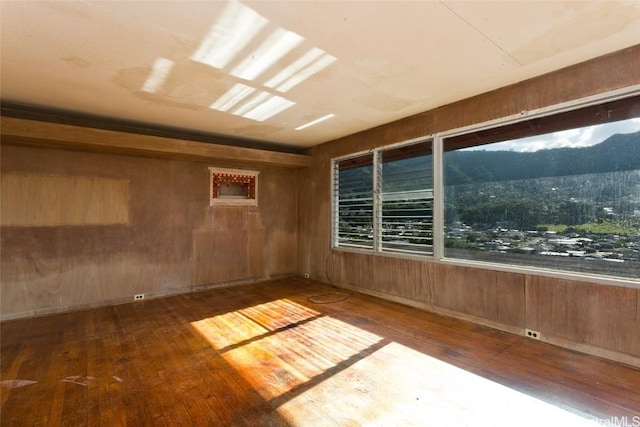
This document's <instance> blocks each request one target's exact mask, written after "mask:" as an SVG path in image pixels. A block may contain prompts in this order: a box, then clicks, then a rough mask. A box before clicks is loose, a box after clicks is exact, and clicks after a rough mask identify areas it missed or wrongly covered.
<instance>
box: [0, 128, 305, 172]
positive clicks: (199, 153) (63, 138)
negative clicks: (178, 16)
mask: <svg viewBox="0 0 640 427" xmlns="http://www.w3.org/2000/svg"><path fill="white" fill-rule="evenodd" d="M0 129H1V135H2V143H3V144H5V143H9V144H30V145H33V144H35V145H46V146H59V147H64V148H73V149H81V150H90V151H102V152H110V153H121V154H138V155H148V156H154V157H158V156H159V157H174V158H189V159H200V160H225V161H232V162H240V163H249V164H260V165H269V166H282V167H293V168H301V167H307V166H309V165H311V157H310V156H307V155H303V154H292V153H282V152H276V151H268V150H260V149H256V148H245V147H236V146H231V145H220V144H210V143H204V142H196V141H188V140H184V139H177V138H165V137H159V136H152V135H141V134H134V133H128V132H118V131H112V130H105V129H95V128H88V127H82V126H72V125H66V124H59V123H50V122H42V121H34V120H27V119H20V118H14V117H4V116H3V117H1V118H0Z"/></svg>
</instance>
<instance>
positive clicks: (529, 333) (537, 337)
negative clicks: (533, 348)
mask: <svg viewBox="0 0 640 427" xmlns="http://www.w3.org/2000/svg"><path fill="white" fill-rule="evenodd" d="M524 334H525V336H527V337H529V338H533V339H534V340H538V341H540V332H538V331H533V330H531V329H525V330H524Z"/></svg>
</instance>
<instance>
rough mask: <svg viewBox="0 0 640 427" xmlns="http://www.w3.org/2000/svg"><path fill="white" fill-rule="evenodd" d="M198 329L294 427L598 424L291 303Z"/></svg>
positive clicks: (203, 323)
mask: <svg viewBox="0 0 640 427" xmlns="http://www.w3.org/2000/svg"><path fill="white" fill-rule="evenodd" d="M192 325H193V327H194V328H195V329H196V330H197V331H198V332H199V333H200V334H202V336H204V337H205V338H206V339H207V340H208V341H209V342H210V343H211V345H212V346H213V347H214V348H215V349H216V350H217V351H218V352H220V354H221V355H222V357H223V358H224V359H225V360H226V361H227V362H228V363H229V364H230V365H231V366H233V368H234V369H235V370H237V372H239V373H240V374H241V375H242V377H243V378H244V379H245V380H246V381H247V383H248V384H250V385H251V386H252V387H253V388H254V389H255V390H256V391H258V392H259V393H260V394H261V396H262V397H263V398H264V399H265V400H266V401H267V402H269V404H270V405H271V406H272V407H274V408H277V411H278V413H279V414H280V415H281V416H282V417H283V418H284V419H285V420H287V422H288V423H290V424H291V425H299V426H306V425H354V423H355V425H371V426H388V425H403V426H424V425H433V426H474V427H478V426H480V427H482V426H514V425H518V426H536V427H537V426H542V425H553V426H571V427H580V426H593V425H598V424H597V422H596V421H595V420H590V419H588V418H585V417H582V416H580V415H577V414H575V413H572V412H569V411H567V410H564V409H562V408H559V407H557V406H554V405H552V404H549V403H546V402H544V401H542V400H539V399H536V398H534V397H532V396H528V395H526V394H524V393H521V392H518V391H515V390H513V389H510V388H508V387H506V386H503V385H501V384H498V383H496V382H493V381H490V380H488V379H485V378H483V377H481V376H478V375H475V374H472V373H470V372H467V371H465V370H463V369H461V368H457V367H455V366H453V365H450V364H448V363H445V362H443V361H441V360H438V359H436V358H433V357H431V356H428V355H426V354H423V353H421V352H419V351H416V350H413V349H411V348H409V347H406V346H403V345H401V344H398V343H396V342H392V341H390V340H387V339H385V338H384V337H381V336H378V335H376V334H373V333H371V332H368V331H366V330H363V329H360V328H358V327H356V326H353V325H351V324H348V323H345V322H343V321H341V320H338V319H335V318H332V317H329V316H325V315H322V314H321V313H319V312H317V311H315V310H312V309H309V308H308V307H305V306H303V305H300V304H297V303H295V302H293V301H290V300H287V299H282V300H275V301H270V302H267V303H264V304H259V305H255V306H251V307H246V308H243V309H240V310H236V311H233V312H229V313H224V314H220V315H217V316H213V317H211V318H207V319H202V320H200V321H196V322H192Z"/></svg>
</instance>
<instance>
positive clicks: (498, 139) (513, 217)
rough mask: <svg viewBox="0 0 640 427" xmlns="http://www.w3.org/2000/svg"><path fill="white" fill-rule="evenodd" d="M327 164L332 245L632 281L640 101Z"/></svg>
mask: <svg viewBox="0 0 640 427" xmlns="http://www.w3.org/2000/svg"><path fill="white" fill-rule="evenodd" d="M572 105H573V107H572V106H569V105H565V106H563V107H562V110H561V109H560V107H558V110H557V111H555V112H554V111H552V109H546V110H545V111H543V112H542V111H541V112H539V113H537V114H536V113H531V114H529V113H527V112H522V113H521V114H519V115H518V116H517V117H510V118H509V119H505V121H504V122H503V123H502V124H500V123H498V122H493V123H487V124H481V125H478V126H474V127H469V128H466V129H458V130H451V131H447V132H444V133H442V134H436V135H434V136H433V139H429V140H425V141H420V142H417V143H415V142H412V143H406V144H397V145H393V146H386V147H380V148H377V149H374V150H371V151H369V152H367V153H362V154H357V155H352V156H347V157H342V158H338V159H334V160H333V164H332V165H333V215H332V221H333V223H332V227H333V228H332V230H333V235H332V247H333V248H353V249H358V250H366V251H370V252H372V253H400V254H410V255H425V256H432V257H433V258H434V259H436V260H439V261H442V262H444V263H447V262H455V263H461V262H463V263H470V264H473V265H476V266H479V265H481V263H491V264H492V266H491V268H495V267H496V264H500V265H501V266H502V268H506V269H509V270H512V269H513V270H514V271H532V269H536V270H537V271H538V272H540V273H541V274H552V275H558V274H569V275H573V274H583V275H586V274H589V275H597V276H600V277H601V278H606V280H611V279H615V280H618V279H622V280H629V279H631V280H634V281H638V280H640V95H637V94H635V95H633V96H630V95H626V96H624V95H620V96H617V97H616V96H614V95H612V94H609V95H603V96H601V97H599V100H598V99H596V97H594V98H593V99H591V100H580V101H576V102H575V103H572Z"/></svg>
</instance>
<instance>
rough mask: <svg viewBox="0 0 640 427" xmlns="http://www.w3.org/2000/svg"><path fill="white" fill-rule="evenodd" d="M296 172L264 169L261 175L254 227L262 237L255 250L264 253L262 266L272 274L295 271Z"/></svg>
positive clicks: (296, 242) (296, 250)
mask: <svg viewBox="0 0 640 427" xmlns="http://www.w3.org/2000/svg"><path fill="white" fill-rule="evenodd" d="M297 177H298V175H297V171H296V170H293V169H283V168H280V169H275V168H264V169H263V170H262V172H261V173H260V181H259V188H258V191H259V197H258V203H259V206H258V209H259V211H260V212H261V213H263V214H261V215H260V217H256V218H255V220H256V227H260V228H261V229H264V238H263V240H262V241H260V242H256V245H257V244H261V246H260V247H259V248H258V247H257V246H256V250H260V251H261V252H264V256H263V259H264V261H263V262H264V265H265V267H266V268H267V270H268V271H270V272H271V274H272V275H281V274H287V273H291V272H295V271H297V269H298V239H297V236H298V235H297V230H298V228H297V215H298V192H297V181H298V180H297Z"/></svg>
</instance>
